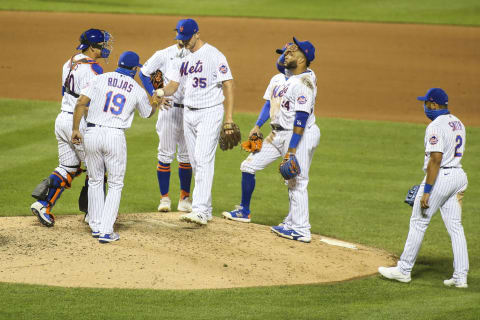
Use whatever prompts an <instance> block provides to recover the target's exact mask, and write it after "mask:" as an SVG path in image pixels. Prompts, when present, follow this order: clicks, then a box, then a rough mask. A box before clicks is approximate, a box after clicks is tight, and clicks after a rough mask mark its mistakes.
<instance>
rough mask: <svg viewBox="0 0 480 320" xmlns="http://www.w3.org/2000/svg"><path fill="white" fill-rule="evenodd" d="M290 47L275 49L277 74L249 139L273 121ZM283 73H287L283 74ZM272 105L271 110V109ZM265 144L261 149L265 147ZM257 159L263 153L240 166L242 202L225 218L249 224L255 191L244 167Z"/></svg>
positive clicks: (225, 212) (263, 155)
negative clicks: (268, 122)
mask: <svg viewBox="0 0 480 320" xmlns="http://www.w3.org/2000/svg"><path fill="white" fill-rule="evenodd" d="M290 45H292V43H288V44H287V45H285V47H284V48H283V49H277V51H276V52H277V53H280V54H281V56H280V57H279V58H278V60H277V62H276V67H277V69H278V71H279V73H277V74H276V75H274V76H273V77H272V79H271V80H270V83H269V85H268V87H267V90H266V91H265V94H264V95H263V99H265V104H264V105H263V107H262V110H261V111H260V115H259V116H258V119H257V122H256V124H255V126H254V127H253V129H252V130H250V133H249V137H251V136H253V135H254V134H257V135H258V134H259V132H260V128H261V127H262V126H263V125H264V124H265V122H267V121H268V119H270V118H272V119H273V118H274V117H275V116H276V114H277V112H278V111H279V108H280V100H281V99H282V97H280V96H279V95H278V93H279V89H280V87H281V86H283V85H284V84H285V82H287V80H288V76H287V74H288V75H291V74H290V71H289V70H285V50H286V48H287V46H290ZM285 71H286V72H287V73H285ZM272 104H273V105H274V107H273V108H272V107H271V106H272ZM265 143H267V142H265ZM265 143H264V144H263V146H262V147H264V146H265ZM267 149H268V147H267ZM258 158H260V159H264V158H266V157H265V151H263V152H262V154H261V155H259V154H258V151H256V152H254V153H252V154H250V155H249V156H248V157H247V160H245V161H243V162H242V164H241V165H240V170H241V171H242V183H241V186H242V200H241V202H240V205H237V206H235V209H234V210H232V211H224V212H223V213H222V215H223V216H224V217H225V218H227V219H230V220H234V221H239V222H246V223H248V222H250V201H251V199H252V195H253V191H254V189H255V172H253V173H252V172H247V171H245V170H246V167H245V166H246V164H247V163H248V162H250V161H258V160H257V159H258Z"/></svg>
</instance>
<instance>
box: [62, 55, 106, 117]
mask: <svg viewBox="0 0 480 320" xmlns="http://www.w3.org/2000/svg"><path fill="white" fill-rule="evenodd" d="M82 59H87V62H86V63H85V62H82V63H79V64H75V62H76V61H78V60H82ZM71 62H72V61H71V59H68V61H67V62H65V64H64V65H63V70H62V86H63V85H64V84H65V79H67V77H68V81H67V85H68V86H69V88H70V90H71V91H73V92H74V93H76V94H80V92H81V91H82V89H84V88H86V87H87V86H88V84H89V82H90V81H91V80H92V79H93V78H94V77H95V76H96V75H97V74H102V73H103V70H102V67H100V65H99V64H98V63H97V62H95V60H92V59H91V58H89V57H88V56H86V55H84V54H83V53H79V54H77V55H75V56H74V57H73V64H72V65H73V68H72V71H71V72H70V63H71ZM76 103H77V98H75V97H74V96H72V95H71V94H68V93H66V92H65V93H64V94H63V98H62V107H61V109H62V110H63V111H66V112H73V111H74V110H75V104H76Z"/></svg>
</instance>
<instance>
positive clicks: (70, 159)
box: [55, 111, 86, 178]
mask: <svg viewBox="0 0 480 320" xmlns="http://www.w3.org/2000/svg"><path fill="white" fill-rule="evenodd" d="M72 124H73V115H72V114H69V113H68V112H63V111H62V112H60V113H59V114H58V116H57V118H56V119H55V137H56V138H57V142H58V163H59V167H60V168H62V169H64V170H65V171H68V172H70V173H75V172H76V171H77V170H76V169H73V168H72V167H75V166H79V165H80V163H81V162H82V161H85V151H84V148H83V144H80V145H76V144H73V143H72V141H71V139H72ZM85 128H86V122H85V120H84V118H83V117H82V120H81V121H80V133H81V134H82V135H83V134H84V132H85ZM61 174H62V176H63V172H61ZM64 178H67V177H66V176H64Z"/></svg>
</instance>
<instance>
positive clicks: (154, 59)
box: [140, 44, 190, 104]
mask: <svg viewBox="0 0 480 320" xmlns="http://www.w3.org/2000/svg"><path fill="white" fill-rule="evenodd" d="M188 54H190V51H189V50H187V49H185V48H182V49H180V48H179V47H178V45H176V44H174V45H173V46H170V47H168V48H165V49H163V50H159V51H157V52H155V53H154V54H153V56H151V57H150V59H148V60H147V62H145V63H144V64H143V67H142V68H141V69H140V71H141V72H142V73H143V74H144V75H146V76H151V75H152V73H154V72H155V71H157V70H160V71H162V73H163V80H164V82H165V85H167V84H168V82H169V81H170V79H169V78H168V77H167V75H166V74H167V70H168V69H169V64H171V63H173V62H175V61H176V60H178V61H180V60H181V59H182V58H184V57H185V56H187V55H188ZM184 91H185V89H184V88H183V86H182V85H181V84H180V86H179V88H178V90H177V92H175V93H174V94H173V96H172V98H173V102H175V103H179V104H182V103H183V96H184Z"/></svg>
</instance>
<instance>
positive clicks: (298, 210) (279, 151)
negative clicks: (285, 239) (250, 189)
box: [240, 124, 320, 237]
mask: <svg viewBox="0 0 480 320" xmlns="http://www.w3.org/2000/svg"><path fill="white" fill-rule="evenodd" d="M292 133H293V131H291V130H290V131H275V136H274V138H273V140H272V142H271V143H269V142H267V141H265V142H264V144H263V146H262V149H260V151H259V152H257V153H252V154H250V155H249V156H248V157H247V159H245V161H243V162H242V164H241V165H240V170H241V171H242V172H248V173H251V174H255V172H256V171H259V170H263V169H265V167H267V166H268V165H269V164H270V163H272V162H273V161H275V160H277V159H278V158H280V157H282V158H283V157H284V156H285V154H286V153H287V151H288V145H289V143H290V139H291V137H292ZM319 142H320V129H319V128H318V126H317V125H316V124H314V125H312V126H311V127H310V128H308V129H306V130H305V132H304V134H303V137H302V139H301V140H300V143H299V144H298V147H297V151H296V157H297V160H298V164H299V165H300V174H299V175H298V176H297V177H296V178H294V179H291V180H289V181H288V182H287V185H288V198H289V200H290V206H289V211H288V215H287V217H286V218H285V219H284V221H283V223H284V226H285V228H286V229H287V230H289V229H293V230H295V231H296V232H298V233H299V234H301V235H303V236H306V237H309V236H310V228H311V227H310V214H309V210H308V190H307V187H308V181H309V170H310V165H311V164H312V159H313V153H314V151H315V148H316V147H317V146H318V143H319ZM279 176H280V174H279Z"/></svg>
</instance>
